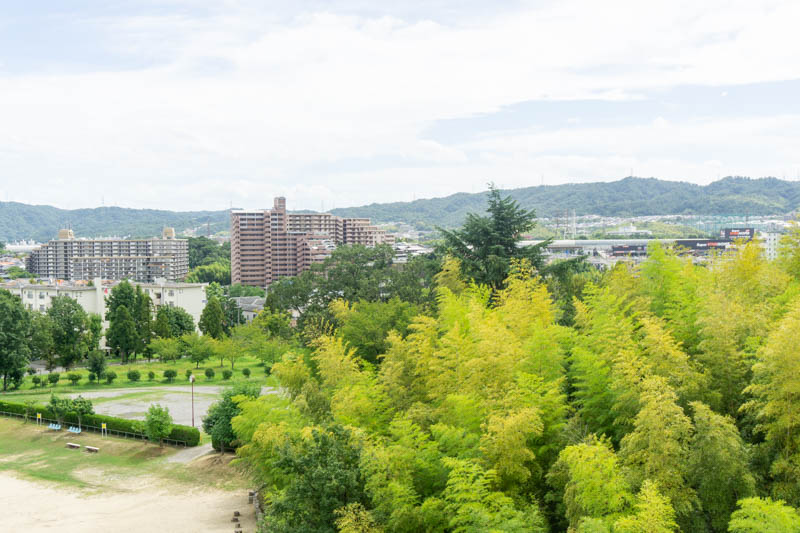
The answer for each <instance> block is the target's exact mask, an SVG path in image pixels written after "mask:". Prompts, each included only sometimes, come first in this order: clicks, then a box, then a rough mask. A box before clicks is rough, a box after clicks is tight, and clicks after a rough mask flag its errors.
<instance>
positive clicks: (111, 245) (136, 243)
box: [26, 228, 189, 282]
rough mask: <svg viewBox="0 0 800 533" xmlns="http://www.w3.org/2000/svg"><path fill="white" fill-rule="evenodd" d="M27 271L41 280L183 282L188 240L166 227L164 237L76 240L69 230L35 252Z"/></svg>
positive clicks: (29, 260) (27, 265)
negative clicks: (160, 280) (95, 279)
mask: <svg viewBox="0 0 800 533" xmlns="http://www.w3.org/2000/svg"><path fill="white" fill-rule="evenodd" d="M26 269H27V270H28V271H29V272H31V273H32V274H35V275H36V276H37V277H39V278H46V279H52V280H69V281H75V280H89V279H94V278H101V279H110V280H122V279H132V280H136V281H142V282H153V281H155V280H156V279H166V280H168V281H181V280H183V278H185V277H186V274H188V273H189V241H188V240H186V239H176V238H175V230H174V229H172V228H165V229H164V231H163V234H162V236H161V238H152V239H76V238H75V234H74V233H73V232H72V230H70V229H63V230H61V231H59V232H58V238H57V239H55V240H52V241H50V242H48V243H47V244H44V245H42V246H41V247H40V248H38V249H36V250H33V251H32V252H31V254H30V256H29V257H28V259H27V261H26Z"/></svg>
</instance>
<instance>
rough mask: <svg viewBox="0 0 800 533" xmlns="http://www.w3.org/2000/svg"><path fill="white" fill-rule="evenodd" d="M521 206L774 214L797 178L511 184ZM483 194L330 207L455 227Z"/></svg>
mask: <svg viewBox="0 0 800 533" xmlns="http://www.w3.org/2000/svg"><path fill="white" fill-rule="evenodd" d="M503 192H504V193H507V194H510V195H511V196H512V197H513V198H514V199H516V200H517V201H518V202H519V203H520V204H521V205H522V206H523V207H525V208H533V209H536V214H537V215H538V216H539V217H552V216H556V215H561V216H563V214H564V211H565V210H569V212H570V214H571V213H572V210H573V209H574V210H575V213H576V214H578V215H590V214H591V215H604V216H647V215H673V214H698V215H734V214H747V215H773V214H775V215H779V214H785V213H788V212H790V211H792V210H794V209H796V208H798V207H800V183H798V182H790V181H783V180H779V179H775V178H761V179H750V178H738V177H736V178H732V177H729V178H724V179H721V180H719V181H716V182H714V183H711V184H709V185H706V186H700V185H694V184H691V183H684V182H675V181H664V180H658V179H655V178H625V179H623V180H619V181H613V182H607V183H576V184H569V185H545V186H537V187H525V188H522V189H510V190H507V191H503ZM485 208H486V193H476V194H468V193H459V194H453V195H451V196H446V197H444V198H433V199H429V200H416V201H414V202H394V203H389V204H371V205H367V206H362V207H350V208H342V209H334V210H333V211H332V213H334V214H336V215H339V216H347V217H369V218H371V219H372V220H373V221H374V222H406V223H408V224H413V225H416V226H420V227H430V226H443V227H456V226H459V225H460V224H461V223H462V222H463V221H464V217H465V216H466V214H467V213H468V212H483V211H484V210H485Z"/></svg>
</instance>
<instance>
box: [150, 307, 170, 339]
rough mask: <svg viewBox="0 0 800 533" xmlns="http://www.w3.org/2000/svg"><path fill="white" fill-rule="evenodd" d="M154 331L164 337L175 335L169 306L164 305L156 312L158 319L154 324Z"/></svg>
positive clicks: (158, 335)
mask: <svg viewBox="0 0 800 533" xmlns="http://www.w3.org/2000/svg"><path fill="white" fill-rule="evenodd" d="M153 333H154V334H155V335H156V336H157V337H160V338H162V339H169V338H171V337H173V334H172V328H171V327H170V324H169V307H167V306H162V307H161V308H159V310H158V313H156V321H155V323H154V324H153Z"/></svg>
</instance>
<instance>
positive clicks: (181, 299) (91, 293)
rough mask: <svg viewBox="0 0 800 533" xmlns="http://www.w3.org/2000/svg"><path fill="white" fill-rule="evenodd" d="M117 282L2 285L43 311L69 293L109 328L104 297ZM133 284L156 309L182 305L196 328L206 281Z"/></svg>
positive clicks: (29, 307)
mask: <svg viewBox="0 0 800 533" xmlns="http://www.w3.org/2000/svg"><path fill="white" fill-rule="evenodd" d="M119 283H120V282H118V281H115V282H111V283H106V284H104V283H103V281H102V280H101V279H100V278H96V279H95V280H94V281H93V283H92V285H89V284H88V283H60V284H37V283H34V284H31V283H28V282H27V281H17V282H12V283H7V284H5V285H3V286H2V288H4V289H6V290H8V291H9V292H11V294H16V295H17V296H19V297H20V298H21V299H22V304H23V305H24V306H25V308H26V309H29V310H31V311H38V312H40V313H44V312H46V311H47V310H48V309H49V308H50V305H51V302H52V301H53V298H55V297H56V296H68V297H70V298H72V299H73V300H75V301H76V302H78V303H79V304H80V305H81V307H82V308H83V310H84V311H86V312H87V313H96V314H98V315H100V316H101V317H102V318H103V328H108V322H106V319H105V318H106V297H107V296H108V295H109V294H111V289H112V288H114V286H115V285H117V284H119ZM130 283H131V285H133V286H136V285H138V286H140V287H141V288H142V290H143V291H144V292H145V293H147V294H148V295H149V296H150V299H151V300H152V301H153V306H154V307H155V310H156V311H158V308H159V307H161V306H163V305H166V306H169V307H181V308H183V309H184V310H185V311H186V312H187V313H189V314H190V315H191V316H192V319H193V320H194V323H195V327H197V322H198V321H199V320H200V315H201V314H202V313H203V309H204V308H205V306H206V285H207V283H176V282H172V281H166V280H163V279H160V280H156V281H155V282H152V283H138V282H133V281H132V282H130Z"/></svg>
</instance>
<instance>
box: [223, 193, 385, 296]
mask: <svg viewBox="0 0 800 533" xmlns="http://www.w3.org/2000/svg"><path fill="white" fill-rule="evenodd" d="M392 242H394V237H393V236H392V235H389V234H387V233H386V232H385V231H383V230H379V229H378V228H376V227H375V226H373V225H372V224H371V223H370V221H369V219H367V218H340V217H337V216H334V215H331V214H330V213H289V212H287V211H286V199H285V198H275V202H274V205H273V208H272V209H260V210H257V211H231V277H232V279H231V281H232V282H233V283H241V284H242V285H255V286H258V287H266V286H267V285H269V284H270V283H272V282H273V281H275V280H277V279H279V278H283V277H286V276H296V275H297V274H299V273H301V272H303V271H304V270H308V269H309V268H311V265H312V264H314V263H321V262H322V261H324V260H325V258H326V257H328V256H329V255H330V254H331V252H332V251H333V250H334V248H336V246H338V245H341V244H363V245H364V246H375V245H377V244H383V243H388V244H391V243H392Z"/></svg>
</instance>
